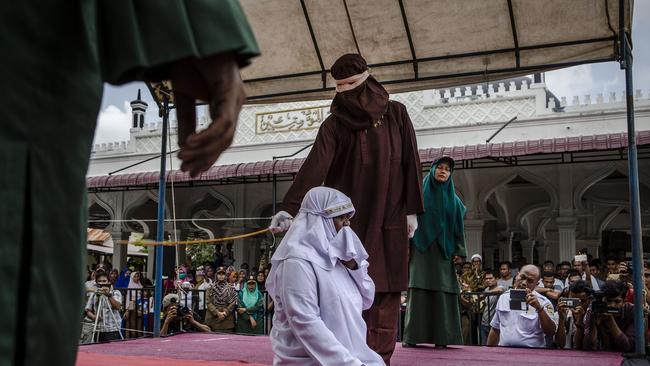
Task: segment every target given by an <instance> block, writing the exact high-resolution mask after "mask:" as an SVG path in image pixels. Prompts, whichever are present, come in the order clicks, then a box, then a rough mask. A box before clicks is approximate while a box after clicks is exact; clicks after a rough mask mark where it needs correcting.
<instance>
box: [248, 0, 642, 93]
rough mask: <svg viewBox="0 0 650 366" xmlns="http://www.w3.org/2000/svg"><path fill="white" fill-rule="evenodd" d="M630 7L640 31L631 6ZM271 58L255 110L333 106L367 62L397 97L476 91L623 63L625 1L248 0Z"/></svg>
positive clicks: (257, 76) (261, 64)
mask: <svg viewBox="0 0 650 366" xmlns="http://www.w3.org/2000/svg"><path fill="white" fill-rule="evenodd" d="M624 2H625V6H626V12H627V13H628V14H626V20H628V21H627V24H626V32H628V33H629V32H630V27H631V24H630V22H629V19H632V15H631V12H632V8H631V1H630V0H624ZM241 4H242V7H243V8H244V11H245V12H246V14H247V16H248V19H249V22H250V24H251V26H252V28H253V31H254V32H255V36H256V37H257V40H258V43H259V46H260V48H261V51H262V55H261V56H260V57H259V58H258V59H256V60H255V61H254V62H253V64H252V65H251V66H249V67H247V68H246V69H244V70H243V71H242V78H243V79H244V82H245V85H246V91H247V95H248V97H249V102H252V103H269V102H279V101H295V100H307V99H311V100H314V99H331V97H332V95H333V86H334V81H333V79H332V78H331V76H330V74H329V67H330V66H331V65H332V64H333V63H334V61H335V60H336V59H337V58H338V57H340V56H341V55H343V54H346V53H357V52H358V53H360V54H361V55H362V56H363V57H364V58H365V59H366V60H367V61H368V64H369V66H370V69H371V73H372V74H373V75H374V76H375V77H376V78H377V79H378V80H379V81H380V82H382V83H383V84H384V86H385V87H386V88H387V89H388V91H389V92H392V93H395V92H405V91H413V90H422V89H432V88H441V87H449V86H455V85H466V84H472V83H477V82H485V80H486V78H489V80H496V79H504V78H510V77H514V76H517V75H522V74H530V73H532V72H533V71H543V70H550V69H556V68H561V67H565V66H571V65H576V64H582V63H592V62H604V61H612V60H615V59H616V58H617V55H618V49H617V44H618V38H617V37H618V35H617V32H618V28H619V10H618V9H619V1H618V0H571V1H566V0H540V1H530V0H463V1H456V0H434V1H432V0H375V1H365V0H334V1H331V0H301V1H298V0H284V1H277V0H241Z"/></svg>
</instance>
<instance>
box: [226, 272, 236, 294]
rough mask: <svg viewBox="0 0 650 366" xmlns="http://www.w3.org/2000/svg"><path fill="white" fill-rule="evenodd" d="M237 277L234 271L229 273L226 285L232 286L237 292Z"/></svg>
mask: <svg viewBox="0 0 650 366" xmlns="http://www.w3.org/2000/svg"><path fill="white" fill-rule="evenodd" d="M237 275H238V274H237V272H235V271H231V272H230V274H229V275H228V284H229V285H230V286H232V288H234V289H235V291H239V282H237Z"/></svg>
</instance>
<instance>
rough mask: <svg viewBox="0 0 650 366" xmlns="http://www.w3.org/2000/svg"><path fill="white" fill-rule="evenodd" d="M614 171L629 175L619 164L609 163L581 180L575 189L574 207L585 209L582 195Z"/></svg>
mask: <svg viewBox="0 0 650 366" xmlns="http://www.w3.org/2000/svg"><path fill="white" fill-rule="evenodd" d="M614 172H619V173H621V174H623V175H627V172H626V171H624V170H622V169H621V168H620V167H619V166H617V165H616V164H613V163H609V164H607V165H605V166H604V167H602V168H601V169H599V170H598V171H596V172H595V173H594V174H592V175H590V176H589V177H587V178H585V179H584V180H583V181H582V182H580V184H578V185H577V186H576V187H575V188H574V189H573V207H575V208H576V209H579V210H584V209H585V207H584V205H583V204H582V197H583V196H584V194H585V192H587V191H588V190H589V188H591V187H593V186H594V185H596V184H597V183H598V182H600V181H601V180H603V179H605V178H607V177H608V176H610V175H611V174H612V173H614Z"/></svg>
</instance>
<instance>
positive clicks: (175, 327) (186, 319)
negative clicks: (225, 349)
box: [160, 294, 210, 337]
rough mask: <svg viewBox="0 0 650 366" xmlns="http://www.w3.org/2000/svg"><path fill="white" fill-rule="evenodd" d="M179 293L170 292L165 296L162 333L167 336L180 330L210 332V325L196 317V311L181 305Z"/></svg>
mask: <svg viewBox="0 0 650 366" xmlns="http://www.w3.org/2000/svg"><path fill="white" fill-rule="evenodd" d="M181 305H182V304H180V303H179V298H178V295H176V294H169V295H167V296H165V297H164V298H163V316H164V321H163V325H162V327H161V328H160V335H161V336H163V337H164V336H167V335H172V334H176V333H180V332H209V331H210V327H208V326H207V325H205V324H202V323H200V322H199V321H197V320H196V319H194V313H193V312H192V310H191V309H189V308H188V307H186V306H181Z"/></svg>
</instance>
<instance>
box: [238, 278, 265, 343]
mask: <svg viewBox="0 0 650 366" xmlns="http://www.w3.org/2000/svg"><path fill="white" fill-rule="evenodd" d="M237 333H252V334H264V296H263V295H262V293H261V292H260V291H259V290H258V289H257V282H256V281H255V277H253V276H250V277H248V281H246V286H245V287H244V288H242V289H241V291H239V303H238V305H237Z"/></svg>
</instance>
